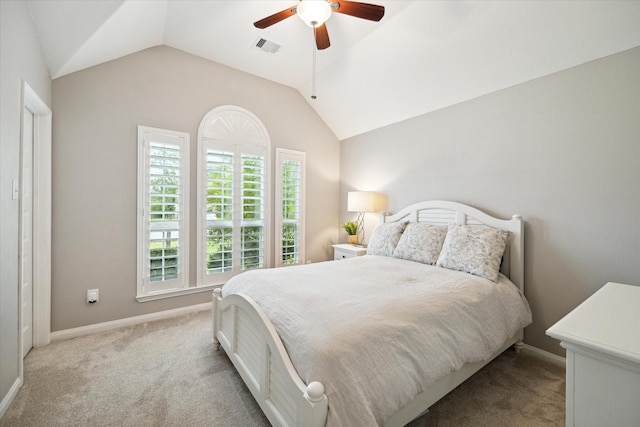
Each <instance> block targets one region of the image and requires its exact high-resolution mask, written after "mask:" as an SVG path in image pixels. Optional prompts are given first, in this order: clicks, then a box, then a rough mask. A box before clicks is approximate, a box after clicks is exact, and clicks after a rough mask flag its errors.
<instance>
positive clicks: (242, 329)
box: [212, 201, 531, 427]
mask: <svg viewBox="0 0 640 427" xmlns="http://www.w3.org/2000/svg"><path fill="white" fill-rule="evenodd" d="M416 233H421V234H416ZM425 233H428V239H422V238H423V237H424V236H425ZM416 236H418V237H417V238H416ZM483 236H490V237H491V239H493V240H491V245H489V246H488V247H490V248H493V249H490V251H489V255H490V256H487V259H483V260H482V262H480V263H476V262H475V261H474V257H476V258H477V256H478V255H477V254H476V253H468V251H467V250H466V249H465V248H464V247H462V246H460V242H462V241H477V240H478V239H484V237H483ZM420 239H422V240H420ZM465 239H466V240H465ZM469 239H471V240H469ZM495 239H497V240H499V241H500V242H499V243H498V244H497V245H493V243H494V240H495ZM424 241H428V242H429V243H428V244H425V245H426V246H425V245H423V247H422V248H423V249H424V247H428V246H429V245H431V246H432V247H430V250H431V252H434V250H435V249H434V248H437V251H436V252H437V253H431V254H430V253H429V251H422V250H421V251H420V252H419V254H418V256H417V255H416V253H417V252H416V251H415V250H407V248H409V249H411V248H413V249H415V244H416V242H417V244H421V243H424ZM407 242H409V243H407ZM411 242H413V244H414V246H411V244H412V243H411ZM434 242H436V243H434ZM481 243H482V244H483V245H484V246H483V247H485V246H487V245H486V240H483V241H482V242H481ZM438 245H439V246H438ZM500 245H502V246H500ZM418 246H419V245H418ZM494 246H495V248H494ZM523 247H524V235H523V221H522V219H521V218H520V216H518V215H514V216H513V217H512V218H511V219H509V220H504V219H499V218H495V217H492V216H490V215H488V214H486V213H484V212H482V211H480V210H478V209H475V208H473V207H470V206H467V205H463V204H460V203H455V202H449V201H426V202H421V203H417V204H414V205H411V206H409V207H407V208H404V209H402V210H400V211H399V212H398V213H396V214H393V215H383V216H382V223H381V225H380V226H379V227H378V228H377V229H376V231H375V232H374V234H373V235H372V237H371V240H370V244H369V248H368V254H367V255H365V256H362V257H356V258H350V259H347V260H343V261H327V262H323V263H316V264H310V265H304V266H297V267H286V268H278V269H266V270H255V271H248V272H245V273H242V274H240V275H238V276H236V277H234V278H233V279H231V280H230V281H229V282H227V284H225V285H224V286H223V288H222V289H216V290H215V291H214V295H213V310H212V320H213V343H214V346H215V347H216V349H217V348H219V347H220V346H221V347H222V348H223V349H224V350H225V351H226V353H227V354H228V356H229V358H230V359H231V361H232V362H233V364H234V366H235V367H236V369H237V370H238V372H239V374H240V375H241V377H242V378H243V380H244V382H245V383H246V385H247V387H248V388H249V390H250V391H251V393H252V394H253V396H254V397H255V399H256V401H257V402H258V404H259V405H260V407H261V408H262V410H263V412H264V413H265V415H266V416H267V418H268V419H269V421H270V422H271V424H273V425H276V426H305V427H306V426H317V427H320V426H325V425H327V426H330V427H334V426H341V425H386V426H402V425H405V424H407V423H408V422H410V421H411V420H413V419H414V418H416V417H418V416H420V415H421V414H423V413H424V412H425V411H426V410H427V409H428V408H429V407H430V406H431V405H433V404H434V403H435V402H437V401H438V400H439V399H441V398H442V397H444V396H445V395H446V394H447V393H449V392H450V391H451V390H453V389H454V388H455V387H457V386H458V385H459V384H461V383H462V382H464V381H465V380H466V379H467V378H469V377H470V376H471V375H473V374H474V373H475V372H477V371H478V370H479V369H481V368H482V367H483V366H485V365H486V364H487V363H489V362H490V361H491V360H492V359H493V358H495V357H496V356H498V355H499V354H500V353H502V352H503V351H505V350H506V349H508V348H509V347H511V346H514V347H515V348H516V350H517V349H519V347H520V346H521V345H522V338H523V328H524V327H525V326H527V325H528V324H529V323H530V322H531V312H530V310H529V306H528V304H527V302H526V299H525V298H524V265H523ZM401 249H404V251H403V250H401ZM497 252H499V253H498V255H499V256H498V258H497V259H496V253H497ZM394 255H395V256H394ZM425 257H426V258H425ZM436 258H437V260H436ZM489 258H491V259H489ZM488 259H489V261H491V262H487V260H488ZM483 263H484V264H483ZM496 263H497V264H496ZM489 264H491V265H489ZM487 265H489V267H487ZM470 266H471V267H470ZM474 268H479V269H480V270H477V271H476V270H474ZM498 270H499V272H498ZM470 273H471V274H470Z"/></svg>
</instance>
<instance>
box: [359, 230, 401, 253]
mask: <svg viewBox="0 0 640 427" xmlns="http://www.w3.org/2000/svg"><path fill="white" fill-rule="evenodd" d="M406 225H407V223H406V222H388V223H384V224H380V225H378V226H377V227H376V228H375V230H373V234H372V235H371V240H369V245H368V246H367V254H369V255H384V256H392V255H393V251H394V250H395V249H396V246H397V245H398V240H400V236H402V232H403V231H404V228H405V227H406Z"/></svg>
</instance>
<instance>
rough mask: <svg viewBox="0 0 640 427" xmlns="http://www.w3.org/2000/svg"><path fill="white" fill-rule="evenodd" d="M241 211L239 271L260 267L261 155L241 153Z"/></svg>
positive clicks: (262, 183) (262, 228) (263, 195)
mask: <svg viewBox="0 0 640 427" xmlns="http://www.w3.org/2000/svg"><path fill="white" fill-rule="evenodd" d="M241 163H242V172H241V177H240V179H241V184H240V185H241V188H242V196H241V198H242V201H241V203H242V213H241V216H240V221H241V234H242V239H241V249H240V263H241V269H242V270H248V269H251V268H261V267H264V229H265V227H264V226H265V212H264V204H265V191H264V183H265V164H264V156H262V155H247V154H243V155H242V156H241Z"/></svg>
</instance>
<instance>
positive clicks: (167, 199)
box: [137, 126, 189, 300]
mask: <svg viewBox="0 0 640 427" xmlns="http://www.w3.org/2000/svg"><path fill="white" fill-rule="evenodd" d="M138 162H139V165H138V292H137V294H138V299H139V300H140V299H144V298H145V297H149V296H153V295H157V294H162V293H166V292H173V291H176V290H180V289H183V288H186V287H188V272H187V265H188V253H189V251H188V235H189V228H188V225H189V222H188V221H189V185H188V184H189V134H187V133H183V132H176V131H170V130H164V129H156V128H150V127H146V126H138Z"/></svg>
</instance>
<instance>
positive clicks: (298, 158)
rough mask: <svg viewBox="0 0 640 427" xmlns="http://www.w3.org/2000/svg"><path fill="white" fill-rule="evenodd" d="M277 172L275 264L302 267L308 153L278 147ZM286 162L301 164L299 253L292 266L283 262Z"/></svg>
mask: <svg viewBox="0 0 640 427" xmlns="http://www.w3.org/2000/svg"><path fill="white" fill-rule="evenodd" d="M275 157H276V167H275V168H276V172H275V176H274V180H275V192H276V194H275V212H274V217H275V227H274V228H275V232H274V236H275V239H274V245H275V260H274V264H275V266H276V267H281V266H285V265H301V264H304V263H305V247H306V245H305V234H306V230H305V204H306V203H305V195H306V153H304V152H303V151H297V150H290V149H286V148H280V147H276V155H275ZM286 161H292V162H297V163H299V164H300V176H299V187H300V190H299V197H298V200H297V202H298V209H299V210H298V213H299V219H298V221H297V225H298V232H297V234H298V242H297V252H298V262H295V263H292V264H285V263H284V262H283V259H282V256H283V252H284V245H283V238H282V234H283V228H284V223H285V219H284V218H283V212H282V205H283V202H284V200H283V199H284V195H283V190H284V180H283V163H284V162H286Z"/></svg>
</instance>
